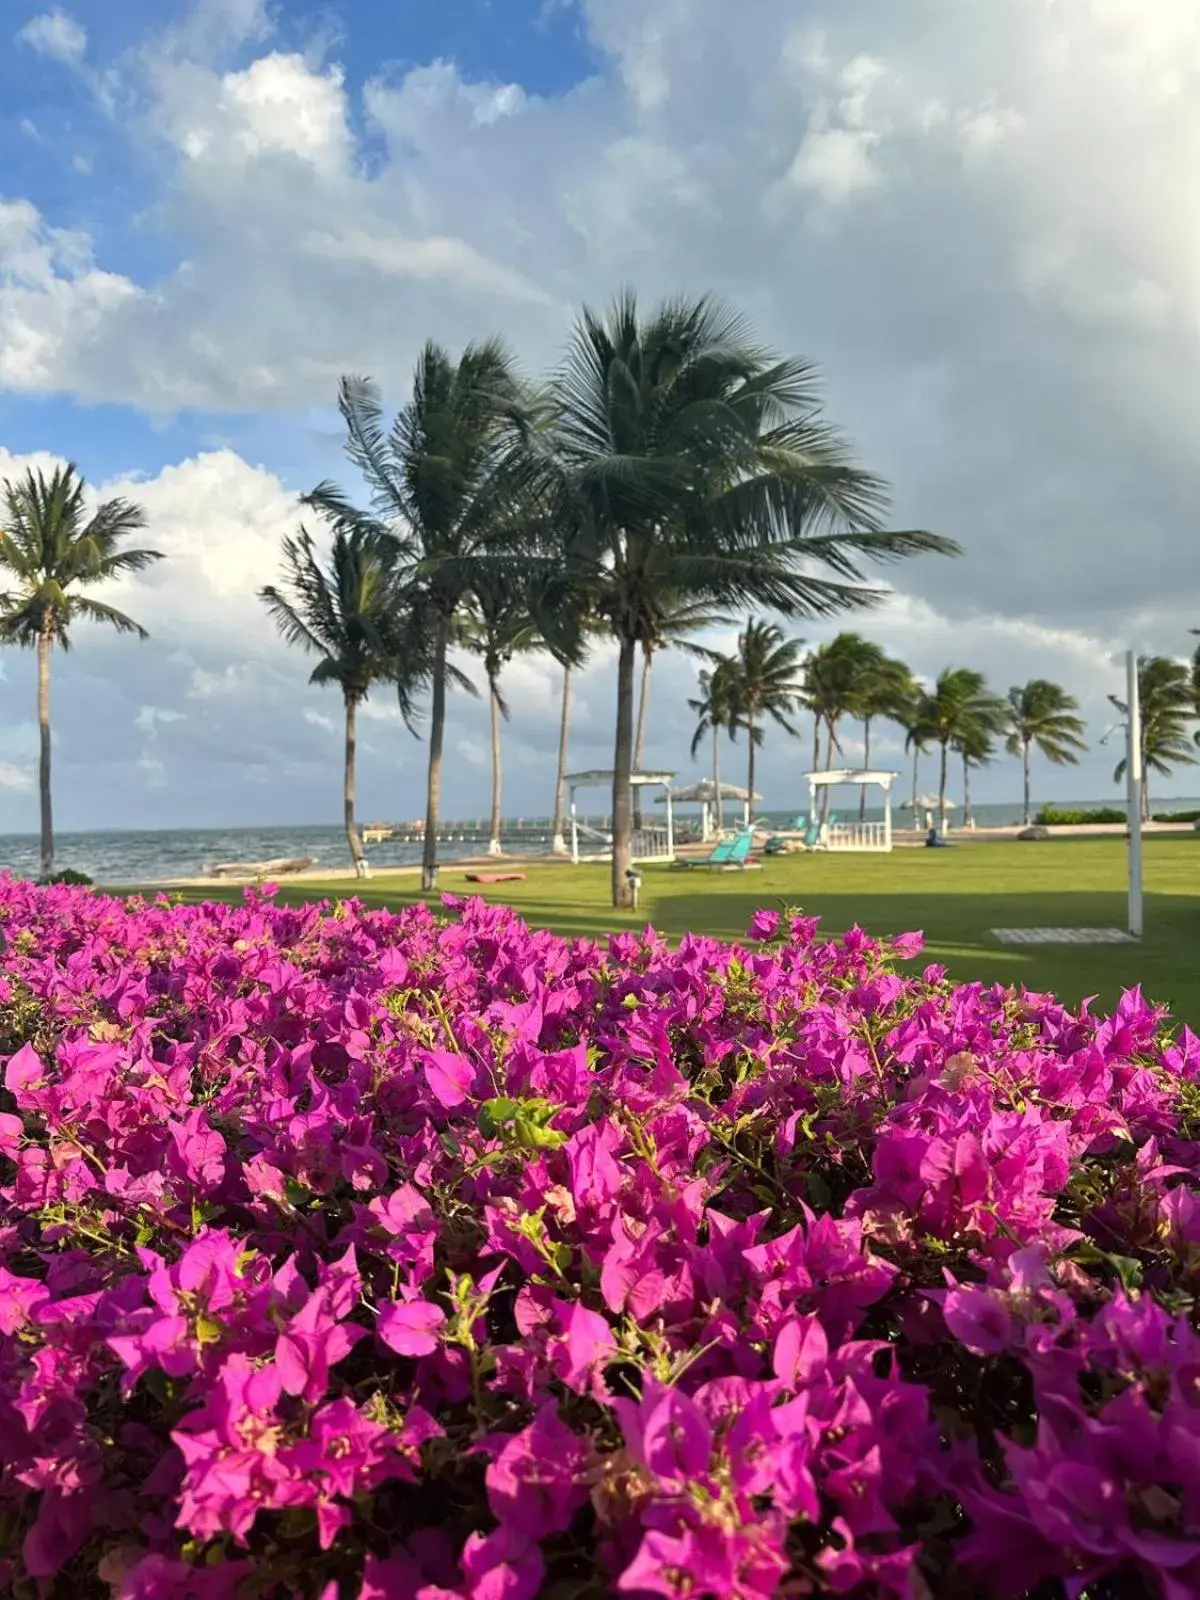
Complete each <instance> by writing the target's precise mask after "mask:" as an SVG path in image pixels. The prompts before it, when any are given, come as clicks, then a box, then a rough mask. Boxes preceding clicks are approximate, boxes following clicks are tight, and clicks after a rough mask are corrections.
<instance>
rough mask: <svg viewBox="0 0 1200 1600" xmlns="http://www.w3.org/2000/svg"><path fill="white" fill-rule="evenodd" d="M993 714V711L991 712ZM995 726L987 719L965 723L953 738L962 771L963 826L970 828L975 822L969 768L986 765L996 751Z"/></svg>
mask: <svg viewBox="0 0 1200 1600" xmlns="http://www.w3.org/2000/svg"><path fill="white" fill-rule="evenodd" d="M993 715H995V713H993ZM996 732H997V728H996V726H995V725H994V724H993V723H992V722H991V721H989V720H985V721H978V722H975V723H974V724H970V725H967V726H965V727H964V728H963V730H962V732H961V733H960V734H959V735H958V737H957V738H956V739H955V740H954V748H955V749H956V750H957V751H958V753H959V755H960V756H961V757H962V771H963V826H964V827H965V828H970V827H972V826H973V825H974V822H975V813H974V810H973V809H972V806H971V769H972V768H973V767H986V766H987V765H988V763H989V762H990V761H991V760H992V757H993V756H994V755H995V753H996Z"/></svg>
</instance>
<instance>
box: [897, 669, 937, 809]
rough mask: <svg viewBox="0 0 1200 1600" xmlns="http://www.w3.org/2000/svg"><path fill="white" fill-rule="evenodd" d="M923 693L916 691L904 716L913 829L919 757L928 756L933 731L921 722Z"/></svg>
mask: <svg viewBox="0 0 1200 1600" xmlns="http://www.w3.org/2000/svg"><path fill="white" fill-rule="evenodd" d="M925 703H926V702H925V695H924V691H923V690H920V689H918V691H917V694H916V696H915V697H914V699H913V701H912V702H911V705H910V708H909V710H908V711H906V712H905V714H904V720H903V722H902V724H901V726H902V727H903V729H904V748H905V749H906V750H911V751H912V758H913V768H912V813H913V827H914V828H915V827H916V826H917V801H918V799H919V797H920V792H921V757H922V756H927V755H928V754H929V746H930V745H931V744H932V743H933V729H932V728H930V727H929V726H928V724H927V723H924V722H922V721H921V717H922V715H923V714H924V709H925Z"/></svg>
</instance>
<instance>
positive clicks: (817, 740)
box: [812, 711, 821, 772]
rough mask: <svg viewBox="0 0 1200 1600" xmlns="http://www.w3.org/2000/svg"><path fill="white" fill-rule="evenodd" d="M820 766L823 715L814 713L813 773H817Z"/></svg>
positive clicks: (817, 712)
mask: <svg viewBox="0 0 1200 1600" xmlns="http://www.w3.org/2000/svg"><path fill="white" fill-rule="evenodd" d="M820 765H821V713H820V712H819V711H814V712H813V764H812V769H813V771H814V772H815V771H816V770H817V768H818V767H819V766H820Z"/></svg>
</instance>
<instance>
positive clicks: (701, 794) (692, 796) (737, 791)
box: [654, 778, 762, 806]
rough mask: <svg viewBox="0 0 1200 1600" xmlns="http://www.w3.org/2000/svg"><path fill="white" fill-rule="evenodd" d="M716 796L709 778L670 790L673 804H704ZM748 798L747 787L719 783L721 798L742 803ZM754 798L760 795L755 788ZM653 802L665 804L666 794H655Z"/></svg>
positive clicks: (714, 787) (658, 804)
mask: <svg viewBox="0 0 1200 1600" xmlns="http://www.w3.org/2000/svg"><path fill="white" fill-rule="evenodd" d="M716 798H717V786H716V784H715V783H714V782H713V781H712V779H711V778H701V779H700V781H699V782H698V783H692V784H689V785H688V786H687V788H685V789H672V790H671V800H672V802H673V803H674V804H675V805H685V806H686V805H704V804H706V803H707V802H708V801H711V800H715V799H716ZM749 798H750V791H749V790H748V789H743V788H741V787H739V785H738V784H736V783H722V784H721V799H722V800H737V801H740V802H741V803H743V804H744V803H745V802H746V801H747V800H748V799H749ZM754 798H755V800H761V799H762V795H761V794H759V793H758V791H757V790H755V793H754ZM654 804H655V805H656V806H661V805H665V804H666V796H665V795H661V794H660V795H656V796H655V799H654Z"/></svg>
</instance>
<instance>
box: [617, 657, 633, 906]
mask: <svg viewBox="0 0 1200 1600" xmlns="http://www.w3.org/2000/svg"><path fill="white" fill-rule="evenodd" d="M636 666H637V641H636V640H634V639H629V638H623V639H622V640H621V649H620V653H619V655H618V656H617V739H616V749H615V751H614V753H613V795H612V801H613V816H612V903H613V905H614V906H616V907H617V908H618V909H624V908H626V907H631V906H632V905H633V889H632V886H631V885H630V882H629V879H628V877H627V876H626V875H627V873H628V872H629V870H630V867H631V866H632V865H633V806H632V803H631V793H632V785H631V784H630V782H629V776H630V773H631V772H632V771H633V682H634V677H635V675H636Z"/></svg>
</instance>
